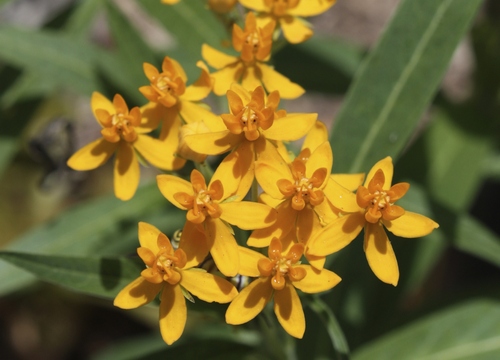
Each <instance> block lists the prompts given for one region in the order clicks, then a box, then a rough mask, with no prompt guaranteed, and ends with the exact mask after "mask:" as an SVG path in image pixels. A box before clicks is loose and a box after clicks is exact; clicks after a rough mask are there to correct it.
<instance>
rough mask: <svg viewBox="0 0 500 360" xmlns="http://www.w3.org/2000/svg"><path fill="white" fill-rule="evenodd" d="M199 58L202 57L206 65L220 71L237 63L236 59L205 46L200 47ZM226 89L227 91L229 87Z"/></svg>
mask: <svg viewBox="0 0 500 360" xmlns="http://www.w3.org/2000/svg"><path fill="white" fill-rule="evenodd" d="M201 56H203V58H204V59H205V61H206V62H207V63H208V65H210V66H211V67H213V68H216V69H222V68H223V67H226V66H228V65H230V64H233V63H235V62H237V61H238V58H237V57H235V56H232V55H227V54H225V53H223V52H222V51H219V50H217V49H214V48H213V47H211V46H209V45H207V44H203V45H202V47H201ZM212 75H213V74H212ZM227 89H229V87H228V88H227ZM227 89H226V90H227Z"/></svg>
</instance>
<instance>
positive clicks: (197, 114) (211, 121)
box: [180, 101, 226, 132]
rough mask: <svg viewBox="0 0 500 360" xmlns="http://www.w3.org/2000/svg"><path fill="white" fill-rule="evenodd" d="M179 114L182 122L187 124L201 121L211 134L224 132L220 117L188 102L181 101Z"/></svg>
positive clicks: (224, 127) (224, 126)
mask: <svg viewBox="0 0 500 360" xmlns="http://www.w3.org/2000/svg"><path fill="white" fill-rule="evenodd" d="M180 114H181V116H182V118H183V119H184V121H185V122H186V123H188V124H192V123H195V122H198V121H203V122H204V123H205V125H207V127H208V128H209V129H210V130H211V131H212V132H217V131H224V130H226V125H224V122H223V121H222V119H221V118H220V116H217V115H215V114H214V113H213V112H211V111H210V110H208V109H207V108H205V107H203V106H200V105H198V104H195V103H192V102H190V101H181V103H180Z"/></svg>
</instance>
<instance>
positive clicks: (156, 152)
mask: <svg viewBox="0 0 500 360" xmlns="http://www.w3.org/2000/svg"><path fill="white" fill-rule="evenodd" d="M134 148H135V149H136V150H137V151H139V153H140V154H141V155H142V156H143V157H144V158H145V159H146V160H147V161H148V162H149V163H150V164H151V165H153V166H154V167H157V168H159V169H163V170H172V164H173V163H174V162H175V159H176V156H175V155H174V154H168V153H167V152H166V151H165V143H163V142H162V141H160V140H158V139H153V138H152V137H150V136H148V135H139V136H138V137H137V140H136V141H135V142H134Z"/></svg>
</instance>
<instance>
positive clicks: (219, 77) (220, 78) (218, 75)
mask: <svg viewBox="0 0 500 360" xmlns="http://www.w3.org/2000/svg"><path fill="white" fill-rule="evenodd" d="M243 71H244V68H243V65H242V64H241V63H235V64H231V65H228V66H226V67H224V68H222V69H220V70H219V71H216V72H214V73H212V74H211V75H212V77H213V78H214V80H215V83H214V88H213V91H214V93H215V94H216V95H218V96H221V95H225V94H226V92H227V90H228V89H229V88H230V87H231V84H232V83H234V82H237V81H239V80H240V78H241V75H242V73H243Z"/></svg>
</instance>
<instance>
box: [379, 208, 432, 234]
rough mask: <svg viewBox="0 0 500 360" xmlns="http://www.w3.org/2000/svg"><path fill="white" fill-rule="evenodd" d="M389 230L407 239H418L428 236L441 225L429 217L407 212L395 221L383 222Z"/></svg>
mask: <svg viewBox="0 0 500 360" xmlns="http://www.w3.org/2000/svg"><path fill="white" fill-rule="evenodd" d="M382 222H383V223H384V225H385V227H386V228H387V230H389V231H390V232H392V233H393V234H394V235H396V236H401V237H405V238H417V237H422V236H425V235H428V234H430V233H431V232H432V230H434V229H437V228H438V227H439V225H438V224H437V223H436V222H435V221H433V220H431V219H429V218H428V217H427V216H424V215H420V214H416V213H414V212H410V211H406V212H405V214H404V215H403V216H401V217H399V218H397V219H395V220H391V221H389V220H382Z"/></svg>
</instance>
